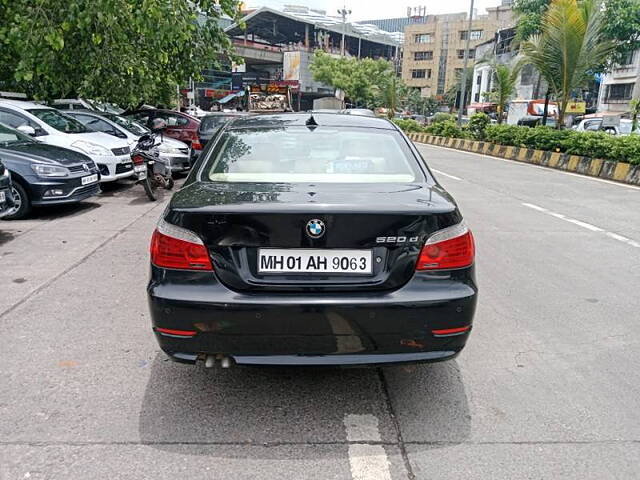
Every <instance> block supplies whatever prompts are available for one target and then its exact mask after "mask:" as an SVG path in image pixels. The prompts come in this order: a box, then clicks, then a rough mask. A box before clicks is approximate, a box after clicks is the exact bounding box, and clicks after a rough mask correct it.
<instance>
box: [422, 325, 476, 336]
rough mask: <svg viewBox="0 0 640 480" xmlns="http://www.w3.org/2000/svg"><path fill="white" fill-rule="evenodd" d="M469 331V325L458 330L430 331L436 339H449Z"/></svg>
mask: <svg viewBox="0 0 640 480" xmlns="http://www.w3.org/2000/svg"><path fill="white" fill-rule="evenodd" d="M470 329H471V325H467V326H466V327H459V328H445V329H442V330H431V333H433V334H434V335H435V336H436V337H450V336H453V335H461V334H463V333H466V332H468V331H469V330H470Z"/></svg>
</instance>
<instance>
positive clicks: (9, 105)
mask: <svg viewBox="0 0 640 480" xmlns="http://www.w3.org/2000/svg"><path fill="white" fill-rule="evenodd" d="M0 123H4V124H5V125H8V126H10V127H12V128H16V129H17V130H20V131H21V132H22V133H25V134H28V135H30V136H32V137H34V138H36V139H38V140H39V141H40V142H42V143H46V144H49V145H56V146H58V147H64V148H68V149H71V150H75V151H77V152H80V153H83V154H85V155H87V156H89V157H90V158H91V159H92V160H93V161H94V162H95V163H96V165H97V166H98V169H99V170H100V174H101V181H102V182H111V181H114V180H118V179H121V178H126V177H131V176H132V175H133V174H134V171H133V163H132V162H131V155H130V148H129V145H128V144H127V142H126V140H124V139H120V138H114V137H112V136H110V135H105V134H104V133H100V132H92V131H90V130H89V129H87V128H86V127H85V126H84V125H82V124H81V123H80V122H78V121H77V120H75V119H74V118H71V117H69V116H68V115H65V114H64V113H63V112H61V111H59V110H56V109H55V108H50V107H46V106H44V105H39V104H36V103H31V102H19V101H12V100H0Z"/></svg>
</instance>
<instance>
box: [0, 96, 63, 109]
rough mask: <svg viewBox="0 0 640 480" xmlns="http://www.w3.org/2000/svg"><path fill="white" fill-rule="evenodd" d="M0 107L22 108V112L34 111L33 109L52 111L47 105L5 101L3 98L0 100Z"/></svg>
mask: <svg viewBox="0 0 640 480" xmlns="http://www.w3.org/2000/svg"><path fill="white" fill-rule="evenodd" d="M0 105H5V106H8V107H16V108H22V109H23V110H27V109H34V108H46V109H48V110H53V107H50V106H48V105H42V104H41V103H35V102H26V101H23V100H5V99H4V98H3V99H0Z"/></svg>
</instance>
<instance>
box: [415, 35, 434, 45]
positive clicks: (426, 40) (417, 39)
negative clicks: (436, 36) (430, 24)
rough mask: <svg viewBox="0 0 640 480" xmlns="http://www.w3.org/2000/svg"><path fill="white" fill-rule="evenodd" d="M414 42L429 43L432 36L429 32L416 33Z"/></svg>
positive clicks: (431, 40)
mask: <svg viewBox="0 0 640 480" xmlns="http://www.w3.org/2000/svg"><path fill="white" fill-rule="evenodd" d="M414 39H415V43H431V42H433V36H432V35H431V34H430V33H418V34H416V35H415V37H414Z"/></svg>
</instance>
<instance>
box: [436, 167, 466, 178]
mask: <svg viewBox="0 0 640 480" xmlns="http://www.w3.org/2000/svg"><path fill="white" fill-rule="evenodd" d="M431 171H432V172H436V173H437V174H438V175H442V176H443V177H447V178H452V179H453V180H462V179H461V178H459V177H456V176H455V175H451V174H449V173H444V172H443V171H441V170H436V169H435V168H432V169H431Z"/></svg>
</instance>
